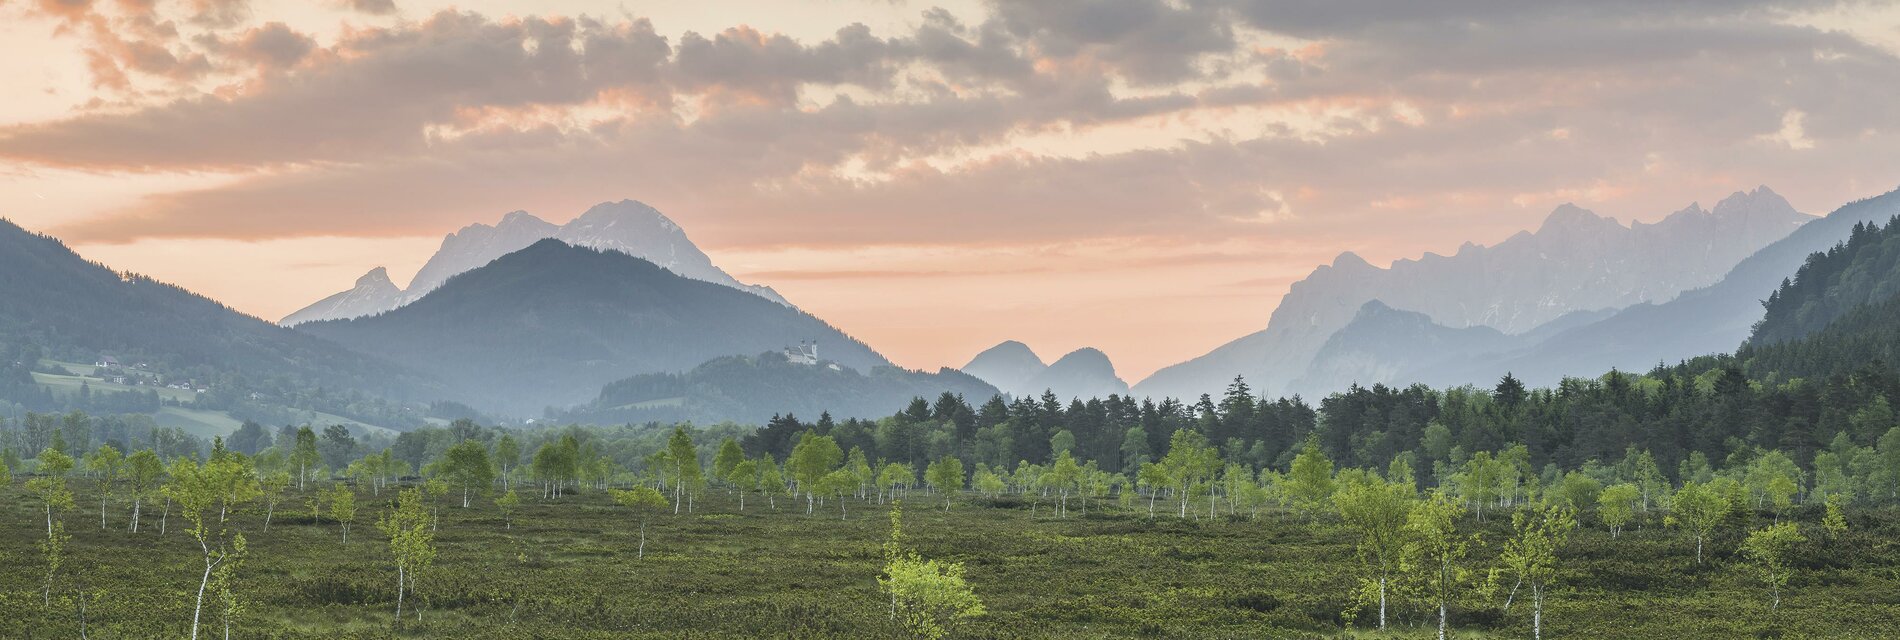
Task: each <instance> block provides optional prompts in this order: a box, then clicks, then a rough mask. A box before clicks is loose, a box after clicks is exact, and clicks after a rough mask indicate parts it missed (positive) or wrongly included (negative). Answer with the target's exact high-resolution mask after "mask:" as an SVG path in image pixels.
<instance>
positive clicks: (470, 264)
mask: <svg viewBox="0 0 1900 640" xmlns="http://www.w3.org/2000/svg"><path fill="white" fill-rule="evenodd" d="M548 238H555V239H558V240H561V241H563V242H566V243H568V244H571V245H575V246H582V247H590V248H595V249H601V250H607V251H618V252H621V253H625V254H628V255H632V256H634V257H638V258H641V259H644V260H646V261H648V262H652V263H654V264H657V265H659V266H661V267H663V268H665V269H667V270H669V271H672V272H673V273H676V274H679V275H682V276H685V277H688V278H692V279H694V280H702V281H705V282H711V283H714V284H719V285H724V286H727V287H731V288H734V289H738V290H740V291H745V292H748V293H751V294H753V295H757V296H760V297H763V298H765V299H768V300H771V301H773V302H777V303H779V304H783V305H787V306H790V304H791V303H790V302H787V301H786V300H785V299H784V298H783V297H781V296H779V294H778V292H776V291H773V290H772V288H771V287H764V286H759V285H748V284H745V283H742V282H739V281H738V280H736V279H734V278H733V277H732V276H731V275H728V274H727V273H726V272H725V271H723V270H720V269H719V267H717V266H714V265H713V263H712V259H711V258H708V257H707V256H706V254H705V252H702V251H700V250H699V247H698V246H697V245H694V244H693V241H692V240H690V239H688V238H687V237H686V232H685V231H684V230H682V229H680V227H679V225H678V224H675V223H674V222H673V221H672V220H671V219H669V218H667V217H666V216H665V215H664V214H661V213H660V212H659V211H656V210H654V209H653V208H652V207H649V206H647V205H645V204H643V203H640V202H636V201H633V200H621V201H619V202H603V203H601V204H598V205H594V207H593V208H590V209H588V210H587V212H586V213H582V214H581V215H580V217H578V218H575V219H573V220H572V221H569V222H568V223H567V224H565V225H555V224H553V223H549V222H547V221H545V220H542V219H540V218H536V217H534V216H533V215H530V214H529V213H528V212H526V211H515V212H511V213H509V214H507V215H504V216H502V218H501V222H500V223H498V224H496V225H494V226H489V225H485V224H479V223H478V224H472V225H469V226H467V227H463V228H462V230H460V231H457V232H455V233H451V234H449V235H448V236H446V237H444V238H443V239H442V246H441V248H439V249H437V250H436V252H435V255H433V256H430V257H429V261H428V262H427V263H425V264H423V265H422V269H421V270H418V271H417V272H416V277H415V278H413V279H411V280H410V282H409V287H408V288H407V289H397V288H396V287H395V285H394V284H393V283H389V276H388V273H387V272H386V271H384V269H383V268H382V267H377V268H376V269H375V270H373V271H371V272H370V273H369V274H368V275H365V276H363V277H362V278H361V279H358V280H357V282H356V286H355V287H353V288H351V289H350V290H349V291H345V292H342V293H338V294H336V295H333V296H330V297H328V298H324V299H323V300H321V301H318V302H317V303H315V304H312V305H310V306H309V307H305V308H304V309H301V310H299V311H297V312H296V313H293V314H290V315H289V316H286V317H285V318H284V319H283V320H282V321H281V324H283V325H285V326H293V325H297V324H302V323H305V322H314V321H317V320H340V319H346V318H357V317H362V316H368V315H375V314H378V313H382V312H385V311H389V310H391V309H395V308H397V307H400V306H403V305H406V304H409V303H411V302H414V301H415V300H417V299H419V298H421V297H422V296H424V295H428V293H429V292H431V291H434V290H435V289H436V287H439V286H442V283H444V282H447V281H448V279H449V278H451V277H453V276H455V275H456V274H459V273H463V272H466V271H469V270H472V269H475V268H477V267H481V266H483V265H486V264H488V263H490V262H493V261H494V260H495V259H496V258H500V257H502V256H504V255H508V254H510V253H514V252H516V251H520V250H522V249H525V248H527V247H528V245H531V244H534V243H535V242H538V241H541V240H545V239H548Z"/></svg>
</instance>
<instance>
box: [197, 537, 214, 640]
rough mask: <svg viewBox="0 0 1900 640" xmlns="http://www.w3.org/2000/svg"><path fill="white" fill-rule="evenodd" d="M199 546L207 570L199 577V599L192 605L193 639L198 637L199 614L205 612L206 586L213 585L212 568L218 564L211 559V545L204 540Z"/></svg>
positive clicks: (199, 542)
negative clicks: (202, 552) (203, 555)
mask: <svg viewBox="0 0 1900 640" xmlns="http://www.w3.org/2000/svg"><path fill="white" fill-rule="evenodd" d="M198 548H199V549H200V550H202V551H204V554H205V572H204V576H202V577H200V578H199V579H198V600H197V602H196V603H194V604H193V605H192V607H191V637H192V640H197V638H198V616H199V614H201V613H203V612H204V608H205V587H207V586H210V585H211V569H212V567H215V566H217V563H214V562H212V561H211V547H210V546H208V545H206V544H205V541H204V540H199V541H198Z"/></svg>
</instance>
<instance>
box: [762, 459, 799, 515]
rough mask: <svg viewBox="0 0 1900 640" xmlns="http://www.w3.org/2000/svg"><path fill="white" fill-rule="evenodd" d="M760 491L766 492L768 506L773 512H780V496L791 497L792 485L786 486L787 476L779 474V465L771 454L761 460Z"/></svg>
mask: <svg viewBox="0 0 1900 640" xmlns="http://www.w3.org/2000/svg"><path fill="white" fill-rule="evenodd" d="M759 489H760V490H761V491H764V492H765V501H766V504H768V505H770V506H771V507H772V510H773V511H778V495H779V494H781V493H784V494H786V495H788V496H789V495H791V494H790V493H789V491H790V485H787V484H785V476H784V475H782V474H780V473H779V470H778V463H777V462H775V461H773V460H772V455H771V454H766V456H765V457H764V458H760V459H759Z"/></svg>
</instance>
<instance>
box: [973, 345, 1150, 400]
mask: <svg viewBox="0 0 1900 640" xmlns="http://www.w3.org/2000/svg"><path fill="white" fill-rule="evenodd" d="M962 371H963V372H964V373H967V374H970V375H973V376H976V377H978V378H981V379H982V380H983V381H984V382H988V383H990V384H992V385H996V388H997V389H1001V390H1002V391H1004V392H1006V393H1009V394H1010V395H1013V396H1016V397H1018V398H1033V397H1038V396H1041V395H1042V393H1043V392H1044V391H1050V392H1053V393H1055V394H1056V397H1059V398H1062V399H1064V400H1067V399H1070V398H1106V397H1108V396H1109V395H1111V394H1115V395H1128V383H1127V382H1123V381H1122V379H1121V378H1120V377H1119V376H1117V375H1116V374H1115V365H1114V363H1112V362H1110V361H1109V359H1108V355H1107V354H1104V353H1102V352H1101V351H1099V350H1096V349H1092V348H1086V347H1085V348H1082V349H1077V350H1075V351H1072V352H1069V354H1068V355H1064V356H1062V358H1060V359H1058V360H1056V361H1055V363H1053V364H1048V365H1044V364H1043V363H1042V358H1041V357H1039V356H1037V355H1036V352H1034V351H1031V350H1030V349H1029V346H1028V345H1025V344H1023V343H1021V342H1017V341H1015V340H1010V341H1007V342H1004V343H1002V344H998V345H996V346H994V347H990V348H989V349H986V350H984V351H983V352H982V353H979V354H976V357H975V358H971V359H970V363H969V364H966V365H963V369H962Z"/></svg>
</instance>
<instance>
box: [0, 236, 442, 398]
mask: <svg viewBox="0 0 1900 640" xmlns="http://www.w3.org/2000/svg"><path fill="white" fill-rule="evenodd" d="M0 300H4V301H5V302H4V303H3V304H0V354H4V355H6V356H8V361H7V362H5V363H0V364H3V365H5V368H6V369H7V370H8V373H7V374H6V375H7V379H8V380H10V381H13V382H14V383H16V384H13V385H7V386H6V388H8V389H11V390H12V392H13V393H27V392H30V391H31V390H32V385H31V380H32V378H31V377H30V376H29V375H28V374H27V373H26V370H27V369H31V368H33V367H35V366H36V365H37V362H36V361H37V359H38V358H41V357H45V358H52V359H63V360H67V361H77V362H85V363H92V362H94V361H96V360H104V359H105V358H107V357H111V358H113V359H114V360H118V361H122V362H123V363H124V366H126V367H132V368H136V367H137V365H140V364H143V365H145V368H144V369H143V370H144V371H150V372H155V373H159V374H162V375H163V377H165V378H167V379H171V380H187V379H188V380H192V381H194V382H196V383H197V385H198V386H200V387H203V388H206V389H208V391H207V393H206V394H203V395H204V396H206V399H205V401H206V402H210V403H211V404H213V405H215V406H216V407H217V408H225V407H226V406H228V405H230V404H232V403H238V402H250V401H256V400H261V401H267V402H276V403H281V404H284V405H287V406H296V407H303V408H315V409H318V410H324V411H333V412H337V413H351V411H350V410H349V409H348V405H349V404H351V403H357V402H364V401H365V400H366V398H365V397H364V396H367V397H368V398H376V399H381V400H385V401H393V402H400V401H422V402H426V401H427V400H431V399H434V398H436V397H439V394H440V393H442V392H443V389H442V387H441V386H440V385H439V383H437V382H436V381H435V380H433V379H431V378H429V377H427V376H425V375H422V374H420V373H417V372H415V371H413V370H408V369H404V368H402V367H400V366H397V365H394V364H391V363H389V362H387V361H383V360H380V359H378V358H375V357H373V356H368V355H362V354H358V353H354V352H351V351H349V350H347V349H344V348H342V347H340V346H337V345H335V344H332V343H330V342H327V341H324V340H321V339H318V338H314V337H312V336H308V335H304V334H300V333H297V332H295V331H291V330H289V329H285V328H283V327H279V326H276V325H273V324H271V323H269V322H265V321H263V320H260V319H257V318H254V317H251V316H247V315H244V314H241V313H238V312H236V311H233V310H231V309H229V308H227V307H225V306H224V305H222V304H220V303H218V302H216V301H213V300H211V299H209V298H206V297H203V296H200V295H198V294H194V293H191V292H190V291H186V290H184V289H182V288H179V287H176V286H173V285H169V284H165V283H162V282H159V281H157V280H153V279H151V278H148V277H146V276H142V275H138V274H134V273H128V272H118V271H114V270H112V269H110V268H107V267H105V266H104V265H100V264H97V263H93V262H88V261H86V260H85V259H84V258H81V257H80V256H79V255H78V254H76V253H74V252H73V251H72V250H71V249H69V248H67V247H66V246H65V245H64V244H62V243H61V242H60V241H58V240H56V239H54V238H52V237H49V236H43V235H39V234H34V233H31V232H28V231H26V230H24V229H22V228H20V227H19V226H17V225H14V224H13V223H11V222H8V221H4V220H0ZM22 376H26V377H24V378H23V377H22ZM23 381H24V383H22V382H23ZM254 394H255V395H254ZM352 395H354V396H356V397H354V398H352V397H351V396H352ZM9 399H10V400H13V401H15V402H21V401H22V399H21V398H17V397H16V398H9ZM22 404H26V405H27V406H29V407H33V406H34V404H33V403H32V402H22Z"/></svg>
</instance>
